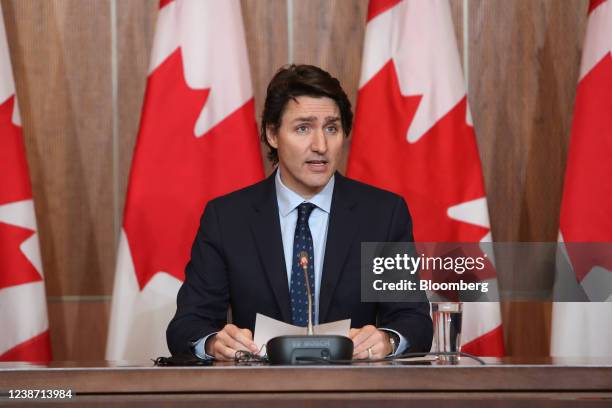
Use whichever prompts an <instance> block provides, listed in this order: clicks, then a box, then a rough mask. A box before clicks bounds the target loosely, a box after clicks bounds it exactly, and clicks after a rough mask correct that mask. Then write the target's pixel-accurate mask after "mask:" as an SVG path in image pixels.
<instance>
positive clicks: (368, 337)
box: [349, 325, 393, 358]
mask: <svg viewBox="0 0 612 408" xmlns="http://www.w3.org/2000/svg"><path fill="white" fill-rule="evenodd" d="M349 337H350V338H351V340H353V347H354V348H353V357H354V358H370V357H371V358H382V357H385V356H387V355H389V354H390V353H392V352H393V346H392V345H391V342H390V341H389V335H388V334H387V333H385V332H384V331H383V330H378V329H377V328H376V327H374V326H372V325H368V326H363V327H362V328H361V329H351V330H350V332H349ZM368 349H370V352H371V355H370V353H368Z"/></svg>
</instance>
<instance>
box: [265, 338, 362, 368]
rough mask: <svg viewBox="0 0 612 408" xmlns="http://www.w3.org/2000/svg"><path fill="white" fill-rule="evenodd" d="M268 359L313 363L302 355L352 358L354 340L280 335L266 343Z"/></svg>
mask: <svg viewBox="0 0 612 408" xmlns="http://www.w3.org/2000/svg"><path fill="white" fill-rule="evenodd" d="M266 352H267V354H268V360H269V361H270V363H271V364H274V365H296V364H312V363H309V362H307V361H298V358H300V357H311V358H313V357H314V358H323V359H326V360H351V359H352V358H353V341H352V340H351V339H349V338H348V337H345V336H327V335H314V336H278V337H274V338H272V339H270V341H268V343H267V344H266Z"/></svg>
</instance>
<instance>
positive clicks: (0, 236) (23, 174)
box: [0, 95, 42, 289]
mask: <svg viewBox="0 0 612 408" xmlns="http://www.w3.org/2000/svg"><path fill="white" fill-rule="evenodd" d="M14 107H15V96H14V95H13V96H11V97H10V98H8V99H7V100H6V101H5V102H4V103H3V104H1V105H0V205H4V204H8V203H11V202H15V201H22V200H27V199H30V198H32V187H31V185H30V178H29V176H28V163H27V161H26V155H25V146H24V143H23V134H22V132H21V127H19V126H16V125H15V124H13V121H12V116H13V109H14ZM33 234H34V231H32V230H30V229H26V228H21V227H18V226H15V225H10V224H6V223H4V222H0V289H2V288H6V287H9V286H14V285H20V284H23V283H29V282H36V281H39V280H42V278H41V276H40V274H39V273H38V272H37V271H36V269H35V268H34V266H33V265H32V264H31V263H30V261H29V260H28V259H27V258H26V257H25V255H24V254H23V252H21V249H20V248H19V246H20V245H21V244H22V243H23V242H24V241H25V240H27V239H28V238H29V237H31V236H32V235H33Z"/></svg>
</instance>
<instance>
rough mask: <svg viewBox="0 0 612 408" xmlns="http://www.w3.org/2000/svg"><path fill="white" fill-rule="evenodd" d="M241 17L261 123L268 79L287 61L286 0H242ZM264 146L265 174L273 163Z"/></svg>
mask: <svg viewBox="0 0 612 408" xmlns="http://www.w3.org/2000/svg"><path fill="white" fill-rule="evenodd" d="M241 4H242V18H243V21H244V31H245V36H246V42H247V48H248V52H249V65H250V68H251V81H252V82H253V95H254V97H255V112H256V115H257V124H258V126H259V125H260V124H261V111H262V109H263V104H264V101H265V98H266V88H267V86H268V82H270V79H271V78H272V76H273V75H274V74H275V73H276V71H277V70H278V69H279V68H280V67H281V66H283V65H285V64H287V63H288V62H289V61H288V56H287V48H288V41H287V39H288V36H287V2H286V0H269V1H265V2H264V1H259V0H242V2H241ZM267 151H268V150H267V148H265V147H264V145H263V144H262V146H261V154H262V158H263V163H264V166H265V170H266V174H270V173H271V172H272V165H271V164H270V162H269V161H268V159H267V158H266V154H267Z"/></svg>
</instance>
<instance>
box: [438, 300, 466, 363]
mask: <svg viewBox="0 0 612 408" xmlns="http://www.w3.org/2000/svg"><path fill="white" fill-rule="evenodd" d="M431 310H432V317H433V325H434V345H435V347H436V350H437V351H440V352H460V351H461V315H462V311H463V307H462V303H461V302H434V303H432V304H431ZM439 359H440V360H441V361H448V362H453V363H456V362H458V361H459V354H456V355H440V356H439Z"/></svg>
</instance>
